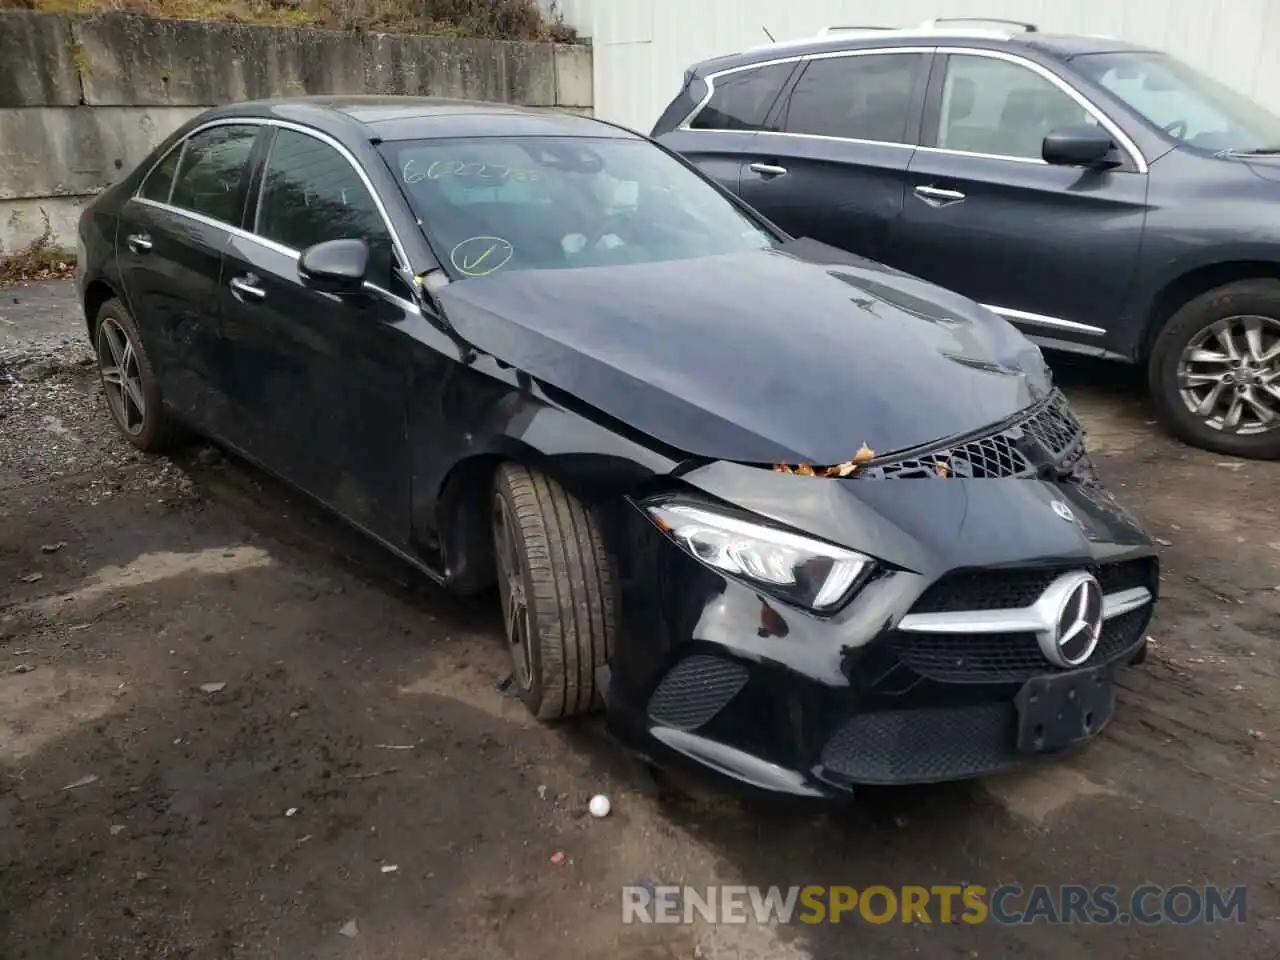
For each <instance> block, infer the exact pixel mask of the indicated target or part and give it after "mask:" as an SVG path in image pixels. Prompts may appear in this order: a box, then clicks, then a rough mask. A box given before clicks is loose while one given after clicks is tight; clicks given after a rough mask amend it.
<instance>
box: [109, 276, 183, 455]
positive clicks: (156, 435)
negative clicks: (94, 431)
mask: <svg viewBox="0 0 1280 960" xmlns="http://www.w3.org/2000/svg"><path fill="white" fill-rule="evenodd" d="M93 345H94V348H95V350H96V351H97V354H98V376H99V377H100V378H101V379H102V390H103V393H105V394H106V397H107V409H108V410H110V411H111V419H112V420H114V421H115V423H116V427H117V428H118V429H119V430H120V432H121V433H122V434H123V435H124V438H125V439H126V440H128V441H129V442H130V443H131V444H133V445H134V446H135V447H137V448H138V449H139V450H142V451H144V452H146V453H159V452H161V451H163V450H165V449H167V448H169V447H170V446H172V444H173V443H174V442H175V441H176V440H177V438H178V436H179V433H180V431H179V429H178V427H177V425H176V424H175V423H174V422H173V420H172V419H171V418H170V417H169V415H168V413H167V412H166V411H165V409H164V406H163V405H162V404H161V401H160V385H159V382H158V381H157V380H156V375H155V370H154V369H153V368H152V366H151V360H150V358H148V356H147V352H146V349H145V348H144V347H143V346H142V338H141V337H140V336H138V327H137V325H136V324H135V323H134V322H133V317H131V316H130V315H129V311H128V310H126V309H125V306H124V304H123V303H121V302H120V301H119V300H118V299H114V298H113V299H111V300H108V301H107V302H106V303H104V304H103V305H102V307H101V308H100V309H99V310H98V316H97V320H96V323H95V326H94V336H93Z"/></svg>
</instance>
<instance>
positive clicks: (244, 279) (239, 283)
mask: <svg viewBox="0 0 1280 960" xmlns="http://www.w3.org/2000/svg"><path fill="white" fill-rule="evenodd" d="M259 282H260V281H259V280H258V275H257V274H256V273H246V274H244V275H243V276H240V277H232V279H231V284H230V286H231V292H232V293H234V294H235V295H236V299H238V300H245V299H246V298H247V299H249V300H261V299H262V298H263V297H265V296H266V295H267V291H265V290H263V289H262V288H261V287H260V286H258V283H259Z"/></svg>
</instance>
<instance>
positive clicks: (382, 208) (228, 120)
mask: <svg viewBox="0 0 1280 960" xmlns="http://www.w3.org/2000/svg"><path fill="white" fill-rule="evenodd" d="M212 127H275V128H278V129H285V131H294V132H297V133H303V134H306V136H308V137H314V138H315V140H319V141H320V142H321V143H325V145H328V146H330V147H333V148H334V150H337V151H338V154H339V155H340V156H342V157H343V159H344V160H346V161H347V163H348V164H351V166H352V169H353V170H355V172H356V175H357V177H360V180H361V182H362V183H364V184H365V189H367V191H369V195H370V196H371V197H372V198H374V206H376V207H378V212H379V215H381V218H383V225H385V227H387V232H388V233H389V234H390V237H392V246H393V247H394V250H396V255H397V259H398V260H399V269H401V273H402V274H403V279H404V282H406V283H408V285H410V287H412V285H413V284H412V280H411V278H410V275H408V271H410V264H408V256H407V255H406V253H404V244H403V243H402V242H401V237H399V232H398V230H397V229H396V225H394V224H393V223H392V218H390V215H389V214H388V212H387V205H385V204H383V198H381V197H380V196H378V191H376V189H375V188H374V182H372V180H371V179H369V174H367V173H365V169H364V168H362V166H361V165H360V161H357V160H356V156H355V155H353V154H352V152H351V151H349V150H347V147H346V146H343V145H342V142H339V141H337V140H334V138H333V137H330V136H329V134H328V133H325V132H323V131H317V129H314V128H311V127H306V125H303V124H301V123H293V122H291V120H278V119H275V118H271V116H221V118H219V119H216V120H209V122H207V123H202V124H200V125H198V127H196V128H195V129H192V131H191V132H189V133H188V134H187V136H186V137H183V138H182V141H180V143H182V146H183V148H186V145H187V141H189V140H191V138H192V137H195V136H196V134H197V133H201V132H204V131H206V129H210V128H212ZM271 146H273V148H274V146H275V145H274V143H273V145H271ZM177 147H178V145H177V143H175V145H174V146H173V147H170V148H169V150H166V151H165V152H164V155H163V156H161V157H159V159H157V160H156V163H155V164H152V165H151V170H155V168H156V164H160V163H161V161H163V160H164V157H166V156H169V154H170V152H173V150H175V148H177ZM179 164H180V159H179ZM151 170H147V173H146V177H143V178H142V180H141V182H140V183H138V189H136V191H134V192H133V200H136V201H138V202H146V204H150V205H152V206H161V207H164V209H166V210H170V211H173V212H179V214H186V215H188V216H192V218H193V219H196V220H200V221H201V223H207V224H210V225H212V227H221V228H224V229H228V230H232V232H233V233H236V234H238V236H244V237H248V238H250V239H265V238H264V237H259V236H257V234H256V233H251V232H247V230H243V229H241V228H239V227H234V225H232V224H229V223H223V221H221V220H215V219H214V218H211V216H205V215H204V214H196V212H195V211H192V210H183V209H182V207H177V206H173V205H172V204H160V202H159V201H155V200H146V198H145V197H142V196H141V191H142V184H143V183H146V182H147V178H148V177H150V175H151ZM262 179H264V182H265V179H266V165H265V164H264V166H262ZM177 180H178V178H177V174H175V175H174V183H177ZM260 186H261V184H260ZM169 198H170V200H172V198H173V189H172V187H170V191H169ZM253 221H255V224H253V225H255V227H256V225H257V211H256V210H255V211H253ZM276 246H278V244H276ZM376 289H379V291H380V289H381V287H378V288H376ZM384 292H385V291H384ZM389 296H394V294H389Z"/></svg>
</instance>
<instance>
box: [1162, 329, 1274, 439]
mask: <svg viewBox="0 0 1280 960" xmlns="http://www.w3.org/2000/svg"><path fill="white" fill-rule="evenodd" d="M1178 391H1179V393H1180V395H1181V396H1182V402H1183V403H1184V404H1186V406H1187V409H1188V410H1190V411H1191V413H1192V414H1194V415H1195V416H1196V417H1198V418H1199V419H1200V420H1201V421H1202V422H1203V423H1204V424H1205V425H1206V426H1208V427H1211V428H1212V429H1214V430H1221V431H1223V432H1225V433H1233V434H1238V435H1240V436H1256V435H1258V434H1262V433H1269V432H1270V431H1272V430H1276V429H1280V320H1277V319H1276V318H1274V317H1262V316H1253V315H1246V316H1233V317H1226V318H1224V319H1222V320H1219V321H1217V322H1216V323H1213V324H1211V325H1209V326H1207V327H1205V328H1204V329H1203V330H1201V331H1200V332H1199V333H1197V334H1196V335H1195V336H1194V337H1192V339H1191V341H1190V342H1189V343H1188V344H1187V346H1186V348H1185V349H1184V350H1183V351H1182V356H1181V357H1180V358H1179V360H1178Z"/></svg>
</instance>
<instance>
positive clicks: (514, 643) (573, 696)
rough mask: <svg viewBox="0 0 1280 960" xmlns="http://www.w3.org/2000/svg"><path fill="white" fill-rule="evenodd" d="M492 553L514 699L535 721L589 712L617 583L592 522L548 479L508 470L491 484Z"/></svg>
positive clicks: (608, 639)
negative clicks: (517, 697)
mask: <svg viewBox="0 0 1280 960" xmlns="http://www.w3.org/2000/svg"><path fill="white" fill-rule="evenodd" d="M493 547H494V554H495V556H496V558H497V566H498V592H499V593H500V594H501V597H502V610H503V621H504V626H505V629H506V634H507V643H508V646H509V647H510V649H511V659H512V665H513V667H514V668H515V670H514V672H515V681H516V684H517V686H518V688H519V693H520V698H521V699H522V700H524V702H525V705H526V706H527V707H528V708H529V709H530V711H532V712H533V714H534V716H536V717H537V718H538V719H539V720H559V719H562V718H565V717H571V716H576V715H579V714H584V713H589V712H590V711H592V710H594V709H596V708H597V707H598V706H600V703H601V695H602V691H599V690H597V689H596V669H597V668H598V667H600V666H603V665H604V664H606V663H608V660H609V653H610V650H611V649H612V644H613V624H614V610H615V598H614V584H615V583H616V581H615V579H614V575H613V559H612V557H610V556H609V554H608V552H607V551H606V549H605V546H604V537H603V536H602V535H601V532H600V529H599V527H598V525H597V523H596V519H595V517H594V516H592V514H591V512H590V511H589V510H588V509H587V508H586V507H585V506H584V505H583V504H582V503H581V502H580V501H579V500H578V499H577V498H576V497H574V496H572V495H571V494H570V493H568V492H567V491H566V490H565V489H564V488H563V487H561V486H560V485H559V484H558V483H556V482H555V481H554V480H552V479H551V478H550V477H548V476H546V475H545V474H543V473H540V472H538V471H536V470H531V469H529V468H527V467H523V466H519V465H516V464H506V465H504V466H503V467H501V468H500V469H499V470H498V473H497V476H496V477H495V478H494V487H493Z"/></svg>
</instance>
